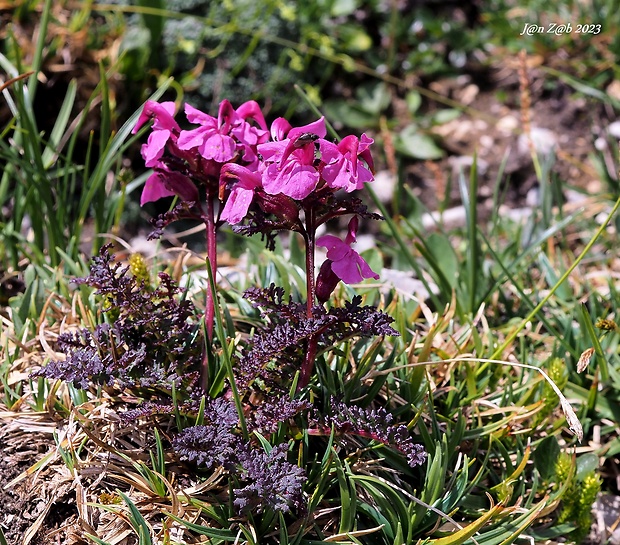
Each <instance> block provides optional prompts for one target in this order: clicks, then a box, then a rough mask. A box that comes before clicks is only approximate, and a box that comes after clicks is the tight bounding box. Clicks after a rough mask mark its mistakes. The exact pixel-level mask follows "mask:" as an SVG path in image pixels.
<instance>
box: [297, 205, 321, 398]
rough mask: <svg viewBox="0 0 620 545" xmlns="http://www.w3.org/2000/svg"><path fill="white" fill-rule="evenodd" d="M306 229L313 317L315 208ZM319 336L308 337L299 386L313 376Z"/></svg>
mask: <svg viewBox="0 0 620 545" xmlns="http://www.w3.org/2000/svg"><path fill="white" fill-rule="evenodd" d="M305 212H306V230H305V233H304V239H305V242H306V292H307V301H306V316H307V317H308V318H312V307H313V306H314V301H315V299H316V284H315V281H314V247H315V245H314V241H315V236H316V226H315V216H314V210H312V209H306V211H305ZM317 340H318V339H317V337H316V336H314V335H313V336H312V337H310V338H309V339H308V347H307V349H306V355H305V357H304V361H303V364H302V366H301V373H300V375H299V383H298V385H297V388H298V389H300V388H303V387H304V386H307V385H308V383H309V382H310V377H311V376H312V370H313V369H314V359H315V357H316V351H317Z"/></svg>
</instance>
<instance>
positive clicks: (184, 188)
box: [140, 161, 199, 206]
mask: <svg viewBox="0 0 620 545" xmlns="http://www.w3.org/2000/svg"><path fill="white" fill-rule="evenodd" d="M153 166H155V172H153V174H151V175H150V176H149V177H148V179H147V180H146V183H145V184H144V189H143V190H142V196H141V197H140V206H143V205H144V204H145V203H147V202H154V201H158V200H159V199H162V198H163V197H174V196H175V195H176V196H178V197H179V198H180V199H181V200H183V201H191V202H196V201H198V198H199V197H198V189H196V186H195V185H194V183H193V182H192V181H191V180H190V179H189V178H188V177H187V176H185V175H184V174H181V173H180V172H176V171H174V170H170V169H169V168H168V167H167V166H166V165H165V164H163V163H162V162H160V161H158V162H157V165H153Z"/></svg>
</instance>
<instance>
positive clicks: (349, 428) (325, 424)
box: [315, 399, 426, 467]
mask: <svg viewBox="0 0 620 545" xmlns="http://www.w3.org/2000/svg"><path fill="white" fill-rule="evenodd" d="M393 422H394V417H393V416H392V414H390V413H389V412H387V411H386V410H385V409H383V408H379V409H374V410H371V409H363V408H362V407H359V406H357V405H346V404H344V403H342V402H339V401H336V400H335V399H332V400H331V414H330V415H328V416H325V417H320V416H318V415H316V416H315V423H317V424H318V426H319V427H320V428H322V429H323V430H326V431H327V430H329V429H331V427H332V426H333V427H334V429H335V430H336V432H338V433H341V434H352V435H360V436H362V437H367V438H369V439H374V440H375V441H379V442H381V443H383V444H385V445H389V446H391V447H393V448H395V449H396V450H398V451H400V452H402V453H403V454H404V455H405V456H406V457H407V462H408V463H409V465H410V466H411V467H416V466H419V465H421V464H423V463H424V462H425V460H426V452H425V451H424V447H423V446H422V445H418V444H416V443H414V442H413V439H411V436H410V435H409V430H408V429H407V426H404V425H403V424H393Z"/></svg>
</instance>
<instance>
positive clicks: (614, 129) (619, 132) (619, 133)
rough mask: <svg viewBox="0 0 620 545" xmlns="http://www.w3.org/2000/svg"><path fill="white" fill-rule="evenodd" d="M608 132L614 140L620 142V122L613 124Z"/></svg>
mask: <svg viewBox="0 0 620 545" xmlns="http://www.w3.org/2000/svg"><path fill="white" fill-rule="evenodd" d="M607 132H608V133H609V134H610V135H611V136H613V137H614V138H617V139H618V140H620V121H614V122H613V123H611V124H610V125H609V127H607Z"/></svg>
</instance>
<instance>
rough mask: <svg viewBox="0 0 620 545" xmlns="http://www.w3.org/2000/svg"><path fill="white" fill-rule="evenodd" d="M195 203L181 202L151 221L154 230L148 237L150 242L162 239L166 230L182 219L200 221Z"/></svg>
mask: <svg viewBox="0 0 620 545" xmlns="http://www.w3.org/2000/svg"><path fill="white" fill-rule="evenodd" d="M194 204H195V203H193V202H188V201H181V202H180V203H179V204H177V205H176V206H175V207H174V208H173V209H172V210H169V211H168V212H164V213H163V214H159V215H158V216H157V217H155V218H153V219H152V220H151V224H152V225H153V227H154V230H153V231H151V232H150V233H149V235H148V237H147V238H148V239H149V240H154V239H158V238H160V237H161V236H162V235H163V234H164V229H165V228H166V227H168V225H170V224H171V223H174V222H175V221H178V220H181V219H193V220H200V215H199V213H198V211H196V210H194Z"/></svg>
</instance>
